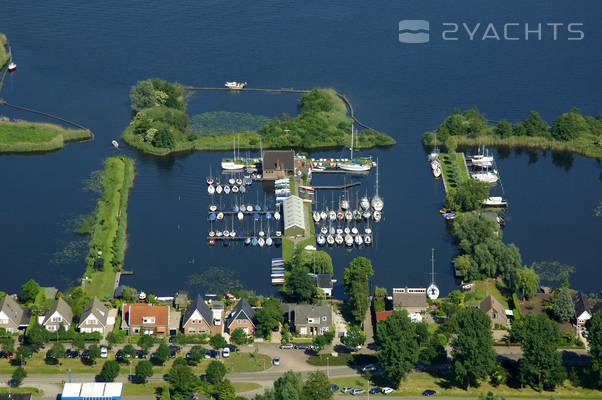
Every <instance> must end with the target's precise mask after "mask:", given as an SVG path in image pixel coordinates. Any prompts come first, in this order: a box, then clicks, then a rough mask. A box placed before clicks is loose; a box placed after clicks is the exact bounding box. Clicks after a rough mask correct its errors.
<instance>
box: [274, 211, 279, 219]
mask: <svg viewBox="0 0 602 400" xmlns="http://www.w3.org/2000/svg"><path fill="white" fill-rule="evenodd" d="M274 219H275V220H276V221H280V212H279V211H276V212H275V213H274Z"/></svg>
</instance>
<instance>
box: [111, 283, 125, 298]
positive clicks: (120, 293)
mask: <svg viewBox="0 0 602 400" xmlns="http://www.w3.org/2000/svg"><path fill="white" fill-rule="evenodd" d="M125 287H126V286H125V285H119V286H117V289H115V291H114V292H113V297H122V296H123V289H125Z"/></svg>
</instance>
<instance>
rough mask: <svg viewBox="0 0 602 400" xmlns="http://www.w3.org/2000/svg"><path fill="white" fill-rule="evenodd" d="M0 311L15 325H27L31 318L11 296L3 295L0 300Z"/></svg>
mask: <svg viewBox="0 0 602 400" xmlns="http://www.w3.org/2000/svg"><path fill="white" fill-rule="evenodd" d="M0 311H3V312H4V313H5V314H6V315H7V316H8V318H9V319H10V320H11V322H12V323H13V324H15V325H17V326H27V325H28V324H29V319H30V318H31V317H30V315H29V312H28V311H27V310H24V309H22V308H21V306H19V305H18V304H17V302H16V301H15V299H13V297H12V296H8V295H7V296H4V298H3V299H2V301H1V302H0Z"/></svg>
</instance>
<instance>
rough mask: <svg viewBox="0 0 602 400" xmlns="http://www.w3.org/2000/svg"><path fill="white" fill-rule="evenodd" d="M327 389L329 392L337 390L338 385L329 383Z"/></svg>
mask: <svg viewBox="0 0 602 400" xmlns="http://www.w3.org/2000/svg"><path fill="white" fill-rule="evenodd" d="M328 390H330V391H331V392H336V391H337V390H339V385H330V386H329V387H328Z"/></svg>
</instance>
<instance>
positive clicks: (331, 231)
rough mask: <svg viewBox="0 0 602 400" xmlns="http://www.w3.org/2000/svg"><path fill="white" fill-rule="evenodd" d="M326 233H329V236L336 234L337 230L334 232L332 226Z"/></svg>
mask: <svg viewBox="0 0 602 400" xmlns="http://www.w3.org/2000/svg"><path fill="white" fill-rule="evenodd" d="M328 233H330V234H331V235H334V234H335V233H337V230H336V229H334V226H331V227H330V228H329V229H328Z"/></svg>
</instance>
